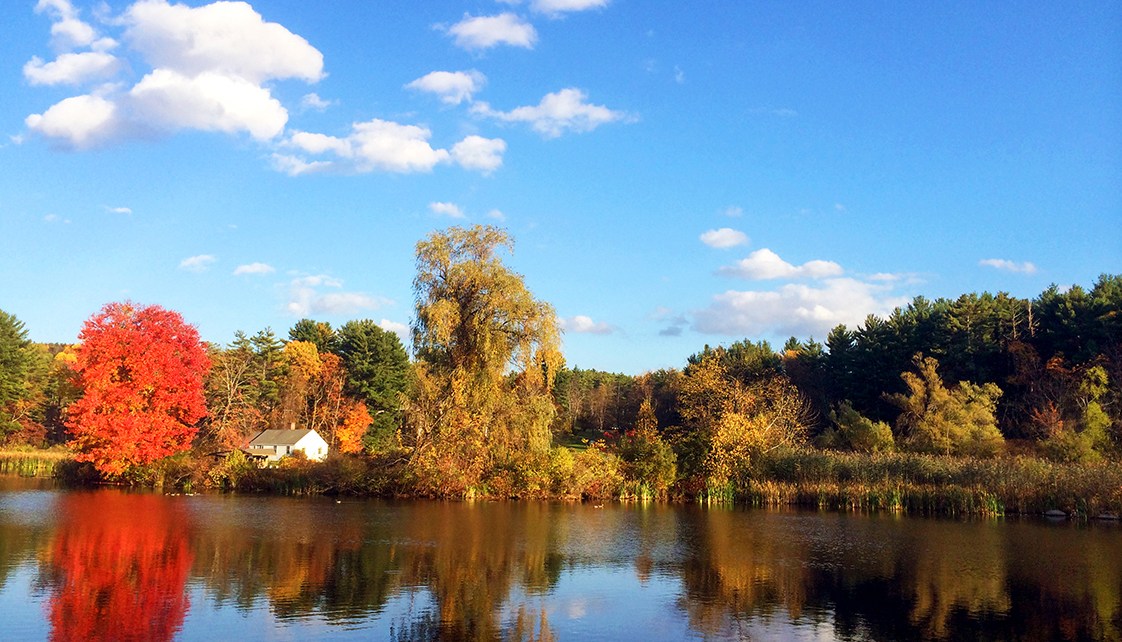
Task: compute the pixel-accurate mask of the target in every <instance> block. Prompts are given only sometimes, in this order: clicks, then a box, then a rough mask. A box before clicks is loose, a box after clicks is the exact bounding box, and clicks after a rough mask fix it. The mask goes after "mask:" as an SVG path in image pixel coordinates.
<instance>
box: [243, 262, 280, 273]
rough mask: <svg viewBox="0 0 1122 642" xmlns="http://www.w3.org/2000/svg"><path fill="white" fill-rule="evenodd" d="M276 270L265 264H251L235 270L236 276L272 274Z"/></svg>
mask: <svg viewBox="0 0 1122 642" xmlns="http://www.w3.org/2000/svg"><path fill="white" fill-rule="evenodd" d="M273 272H276V269H275V268H273V267H272V266H271V265H268V264H265V263H250V264H249V265H239V266H238V267H237V269H235V270H234V274H235V275H239V274H272V273H273Z"/></svg>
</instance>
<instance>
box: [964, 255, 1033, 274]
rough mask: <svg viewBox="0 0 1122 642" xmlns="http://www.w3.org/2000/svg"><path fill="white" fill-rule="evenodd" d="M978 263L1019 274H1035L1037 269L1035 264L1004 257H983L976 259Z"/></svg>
mask: <svg viewBox="0 0 1122 642" xmlns="http://www.w3.org/2000/svg"><path fill="white" fill-rule="evenodd" d="M978 265H987V266H989V267H992V268H997V269H998V270H1001V271H1002V272H1014V273H1020V274H1036V273H1037V272H1038V271H1039V270H1038V269H1037V267H1036V266H1035V265H1033V264H1032V263H1029V262H1028V261H1025V262H1024V263H1017V262H1015V261H1007V260H1005V259H983V260H981V261H978Z"/></svg>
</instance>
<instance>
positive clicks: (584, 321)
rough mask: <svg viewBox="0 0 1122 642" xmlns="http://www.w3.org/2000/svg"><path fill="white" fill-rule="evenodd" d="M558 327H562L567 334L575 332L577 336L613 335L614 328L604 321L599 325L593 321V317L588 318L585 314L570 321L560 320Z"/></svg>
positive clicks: (571, 318) (570, 318)
mask: <svg viewBox="0 0 1122 642" xmlns="http://www.w3.org/2000/svg"><path fill="white" fill-rule="evenodd" d="M558 325H560V326H561V328H562V329H563V330H565V331H566V332H574V333H577V334H611V333H612V326H610V325H608V324H607V323H606V322H604V321H600V322H599V323H597V322H595V321H593V320H592V318H591V317H586V316H584V315H583V314H578V315H576V316H573V317H569V318H568V319H560V318H559V319H558Z"/></svg>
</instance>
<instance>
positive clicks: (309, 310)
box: [285, 274, 393, 317]
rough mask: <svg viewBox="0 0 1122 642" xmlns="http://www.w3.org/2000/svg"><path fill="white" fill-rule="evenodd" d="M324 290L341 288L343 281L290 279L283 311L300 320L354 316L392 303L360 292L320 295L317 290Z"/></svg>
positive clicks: (316, 276) (306, 278)
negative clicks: (313, 317)
mask: <svg viewBox="0 0 1122 642" xmlns="http://www.w3.org/2000/svg"><path fill="white" fill-rule="evenodd" d="M323 286H325V287H332V288H341V287H343V281H342V280H340V279H335V278H332V277H329V276H326V275H323V274H320V275H314V276H304V277H298V278H295V279H293V280H292V281H291V282H290V283H289V284H288V288H287V303H286V305H285V310H286V311H287V312H288V313H289V314H291V315H293V316H300V317H306V316H308V315H311V314H354V313H356V312H359V311H361V310H376V309H378V308H380V307H382V306H383V305H388V304H392V303H393V302H392V301H389V300H388V299H383V298H381V297H375V296H370V295H369V294H365V293H363V292H327V293H321V292H320V291H318V290H317V289H316V288H318V287H323Z"/></svg>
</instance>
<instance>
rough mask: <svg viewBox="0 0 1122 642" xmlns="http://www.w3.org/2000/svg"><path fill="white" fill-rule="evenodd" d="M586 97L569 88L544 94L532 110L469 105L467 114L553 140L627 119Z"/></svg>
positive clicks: (484, 104)
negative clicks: (528, 129) (523, 127)
mask: <svg viewBox="0 0 1122 642" xmlns="http://www.w3.org/2000/svg"><path fill="white" fill-rule="evenodd" d="M587 99H588V94H586V93H585V92H583V91H581V90H580V89H576V88H574V87H570V88H568V89H562V90H561V91H558V92H555V93H552V94H546V95H545V97H544V98H542V100H541V102H540V103H538V104H537V105H536V106H532V107H529V106H528V107H517V108H515V109H512V110H511V111H505V112H504V111H497V110H494V109H491V106H490V105H489V104H487V103H485V102H478V103H475V104H474V105H472V108H471V111H472V113H474V114H478V115H480V116H487V117H490V118H497V119H499V120H502V121H506V122H522V123H530V126H531V128H533V130H534V131H536V132H538V133H539V134H541V135H542V136H544V137H545V138H557V137H558V136H560V135H561V134H562V133H563V132H565V131H566V130H568V131H573V132H590V131H592V130H593V129H596V128H597V127H599V126H600V125H603V124H605V123H611V122H615V121H619V120H625V119H631V118H632V116H630V115H629V114H627V113H626V112H623V111H613V110H611V109H608V108H607V107H605V106H603V105H592V104H589V103H587V102H585V101H586V100H587Z"/></svg>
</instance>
